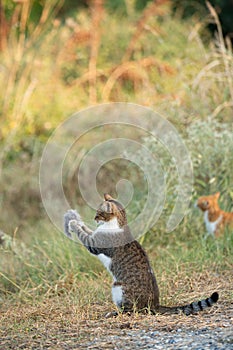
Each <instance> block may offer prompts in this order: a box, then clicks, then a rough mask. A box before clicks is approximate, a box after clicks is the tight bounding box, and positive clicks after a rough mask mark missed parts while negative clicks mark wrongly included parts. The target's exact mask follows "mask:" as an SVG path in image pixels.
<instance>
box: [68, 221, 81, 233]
mask: <svg viewBox="0 0 233 350" xmlns="http://www.w3.org/2000/svg"><path fill="white" fill-rule="evenodd" d="M68 229H69V232H74V233H76V232H77V231H78V230H80V229H82V228H81V226H80V225H79V223H78V222H77V221H76V220H70V221H69V224H68Z"/></svg>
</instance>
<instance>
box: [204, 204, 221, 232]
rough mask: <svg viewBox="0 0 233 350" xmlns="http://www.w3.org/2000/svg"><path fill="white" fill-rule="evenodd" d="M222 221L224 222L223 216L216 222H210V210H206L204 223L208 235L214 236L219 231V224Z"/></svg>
mask: <svg viewBox="0 0 233 350" xmlns="http://www.w3.org/2000/svg"><path fill="white" fill-rule="evenodd" d="M221 220H222V216H221V215H220V216H219V218H218V219H217V220H216V221H213V222H212V221H209V217H208V210H206V211H205V212H204V221H205V226H206V229H207V231H208V233H210V234H212V235H213V234H214V233H215V231H216V230H217V227H218V224H219V223H220V222H221Z"/></svg>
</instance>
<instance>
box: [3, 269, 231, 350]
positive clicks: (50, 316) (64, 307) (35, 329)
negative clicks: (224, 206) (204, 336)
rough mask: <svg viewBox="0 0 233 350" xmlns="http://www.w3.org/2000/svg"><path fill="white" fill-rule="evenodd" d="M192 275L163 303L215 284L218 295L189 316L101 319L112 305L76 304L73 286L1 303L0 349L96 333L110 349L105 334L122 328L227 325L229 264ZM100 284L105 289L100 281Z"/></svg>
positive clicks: (56, 343)
mask: <svg viewBox="0 0 233 350" xmlns="http://www.w3.org/2000/svg"><path fill="white" fill-rule="evenodd" d="M196 278H197V275H195V276H192V282H193V285H195V286H196V288H195V290H193V292H192V293H186V292H183V293H179V295H176V296H175V297H172V296H171V300H170V302H169V304H176V303H180V304H183V303H186V302H187V301H192V300H193V299H195V300H196V299H198V298H201V297H203V296H208V295H209V294H210V293H211V292H212V291H213V290H216V289H217V290H218V291H219V292H220V300H219V302H218V304H217V305H216V306H214V307H213V308H211V309H210V310H208V311H205V312H203V313H199V314H198V315H192V316H190V317H186V316H184V315H173V316H167V315H163V316H162V315H156V316H153V315H141V314H132V315H130V316H129V315H119V316H118V317H117V318H110V319H106V318H105V317H104V315H105V313H106V312H108V311H109V310H112V309H113V305H112V303H111V302H110V301H105V302H101V303H98V301H96V300H91V301H90V302H89V303H88V304H86V305H80V304H79V302H78V300H79V289H78V288H77V289H76V293H75V294H74V295H72V297H71V295H68V294H67V295H66V294H64V295H62V296H56V297H51V298H49V299H43V300H42V301H40V302H36V303H33V302H30V303H26V304H25V303H20V302H18V303H16V304H14V305H10V303H7V304H6V305H4V307H2V310H1V319H0V321H1V322H0V324H1V333H0V344H1V345H0V349H8V348H9V349H20V348H24V349H32V348H33V349H40V348H43V349H45V348H49V349H68V348H69V349H70V348H73V347H74V348H83V349H86V348H87V345H86V344H87V342H89V341H91V340H93V339H94V338H100V339H102V343H101V344H102V345H101V346H102V347H101V348H103V349H104V348H106V349H112V348H113V345H114V344H110V343H108V341H107V337H108V336H109V335H118V336H120V337H122V338H124V337H125V336H126V332H125V331H127V330H135V331H136V330H140V329H144V330H159V331H167V332H170V331H172V330H176V329H178V328H182V329H192V330H198V329H202V328H205V327H208V328H210V329H215V328H216V327H218V328H224V327H229V326H230V324H232V321H233V309H232V298H233V286H232V278H233V274H232V270H231V271H229V272H225V273H223V274H221V275H218V276H216V275H215V274H213V273H210V272H208V271H206V272H204V273H203V274H200V275H199V278H198V279H199V280H198V287H197V283H196ZM90 283H91V282H90ZM84 287H85V289H86V293H88V292H89V287H90V285H86V286H84V285H82V286H80V288H81V289H83V288H84ZM102 288H103V289H105V287H104V285H103V286H102ZM81 292H83V291H81ZM108 293H109V294H110V291H108Z"/></svg>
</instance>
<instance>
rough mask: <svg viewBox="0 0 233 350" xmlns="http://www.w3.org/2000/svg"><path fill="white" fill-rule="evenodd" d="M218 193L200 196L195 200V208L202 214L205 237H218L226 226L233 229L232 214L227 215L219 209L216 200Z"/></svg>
mask: <svg viewBox="0 0 233 350" xmlns="http://www.w3.org/2000/svg"><path fill="white" fill-rule="evenodd" d="M219 196H220V192H217V193H215V194H212V195H209V196H202V197H200V198H198V200H197V204H196V205H197V207H198V208H200V209H201V210H202V211H203V212H204V221H205V225H206V229H207V232H208V233H207V235H208V234H211V235H213V236H216V237H218V236H219V235H220V234H221V233H223V232H224V228H225V227H226V226H231V227H232V228H233V213H227V212H225V211H223V210H222V209H220V208H219V205H218V199H219Z"/></svg>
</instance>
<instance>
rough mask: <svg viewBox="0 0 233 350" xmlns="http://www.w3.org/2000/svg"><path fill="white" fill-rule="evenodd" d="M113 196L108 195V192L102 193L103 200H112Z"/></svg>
mask: <svg viewBox="0 0 233 350" xmlns="http://www.w3.org/2000/svg"><path fill="white" fill-rule="evenodd" d="M112 199H113V198H112V197H111V196H110V194H108V193H105V194H104V200H105V201H110V200H112Z"/></svg>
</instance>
